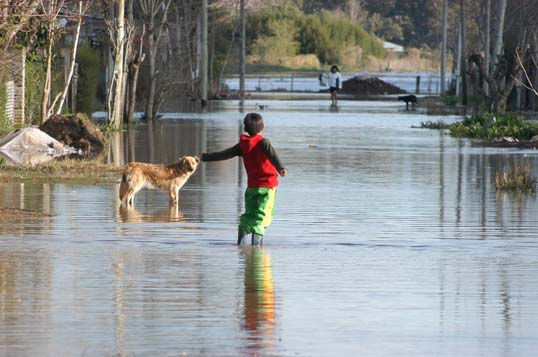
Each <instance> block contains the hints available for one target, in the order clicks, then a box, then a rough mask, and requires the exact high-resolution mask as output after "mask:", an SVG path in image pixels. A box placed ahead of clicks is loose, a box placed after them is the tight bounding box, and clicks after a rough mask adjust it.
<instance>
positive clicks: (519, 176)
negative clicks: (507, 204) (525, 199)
mask: <svg viewBox="0 0 538 357" xmlns="http://www.w3.org/2000/svg"><path fill="white" fill-rule="evenodd" d="M535 187H536V179H535V178H534V177H532V176H531V167H530V165H524V166H516V165H514V166H512V167H511V168H510V169H508V170H503V171H502V172H498V173H497V174H496V175H495V188H496V189H497V190H498V191H512V192H534V191H535Z"/></svg>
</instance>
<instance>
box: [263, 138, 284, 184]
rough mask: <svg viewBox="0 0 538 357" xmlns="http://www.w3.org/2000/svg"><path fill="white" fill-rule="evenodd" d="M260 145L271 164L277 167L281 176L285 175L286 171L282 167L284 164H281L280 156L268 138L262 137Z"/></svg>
mask: <svg viewBox="0 0 538 357" xmlns="http://www.w3.org/2000/svg"><path fill="white" fill-rule="evenodd" d="M260 145H261V148H262V150H263V152H264V153H265V155H267V157H268V158H269V161H271V164H273V166H274V167H275V169H277V171H278V173H279V174H280V176H282V177H284V176H286V174H287V171H286V169H285V168H284V166H283V165H282V162H281V161H280V158H279V157H278V155H277V153H276V151H275V148H274V147H273V145H271V143H270V142H269V140H267V139H265V138H264V139H262V141H260Z"/></svg>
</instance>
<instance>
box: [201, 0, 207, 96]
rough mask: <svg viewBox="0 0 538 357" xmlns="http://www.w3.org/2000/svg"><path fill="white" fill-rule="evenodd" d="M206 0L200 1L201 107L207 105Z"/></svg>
mask: <svg viewBox="0 0 538 357" xmlns="http://www.w3.org/2000/svg"><path fill="white" fill-rule="evenodd" d="M207 65H208V52H207V0H202V83H201V92H202V93H201V100H202V106H205V105H207V75H208V73H207Z"/></svg>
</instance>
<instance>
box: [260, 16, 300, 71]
mask: <svg viewBox="0 0 538 357" xmlns="http://www.w3.org/2000/svg"><path fill="white" fill-rule="evenodd" d="M267 28H268V31H269V33H268V34H267V35H263V36H260V37H258V38H257V39H256V41H255V42H254V45H253V46H252V52H253V53H254V54H256V55H258V56H259V57H260V59H261V60H262V61H263V62H264V63H269V64H280V61H281V60H282V58H284V57H289V56H295V55H296V54H297V51H298V50H299V42H297V41H295V39H294V38H295V29H294V27H293V24H291V23H290V22H289V21H287V20H284V19H280V20H277V19H270V20H269V22H268V25H267Z"/></svg>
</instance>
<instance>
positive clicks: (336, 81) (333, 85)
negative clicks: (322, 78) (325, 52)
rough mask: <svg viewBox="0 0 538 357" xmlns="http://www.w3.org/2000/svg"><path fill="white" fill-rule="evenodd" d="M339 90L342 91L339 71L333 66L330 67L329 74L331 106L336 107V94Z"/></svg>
mask: <svg viewBox="0 0 538 357" xmlns="http://www.w3.org/2000/svg"><path fill="white" fill-rule="evenodd" d="M339 89H342V76H341V75H340V70H339V69H338V67H337V66H336V65H335V64H333V65H332V66H331V72H330V73H329V92H330V93H331V102H332V103H331V105H333V106H336V104H337V102H338V98H336V94H337V92H338V90H339Z"/></svg>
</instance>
